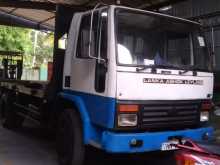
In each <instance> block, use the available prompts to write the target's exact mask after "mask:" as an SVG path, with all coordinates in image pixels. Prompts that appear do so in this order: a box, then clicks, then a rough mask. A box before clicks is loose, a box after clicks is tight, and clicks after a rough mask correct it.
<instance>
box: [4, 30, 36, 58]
mask: <svg viewBox="0 0 220 165" xmlns="http://www.w3.org/2000/svg"><path fill="white" fill-rule="evenodd" d="M30 32H31V30H30V29H24V28H18V27H9V26H0V50H5V51H21V52H24V54H29V53H31V51H32V49H33V44H32V41H31V38H30Z"/></svg>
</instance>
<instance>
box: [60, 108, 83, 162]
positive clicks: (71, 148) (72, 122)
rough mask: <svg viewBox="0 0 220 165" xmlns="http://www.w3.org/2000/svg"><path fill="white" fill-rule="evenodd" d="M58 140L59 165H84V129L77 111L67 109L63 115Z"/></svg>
mask: <svg viewBox="0 0 220 165" xmlns="http://www.w3.org/2000/svg"><path fill="white" fill-rule="evenodd" d="M56 139H57V154H58V161H59V165H83V162H84V156H85V145H84V144H83V129H82V123H81V119H80V116H79V114H78V113H77V111H76V110H75V109H65V110H64V111H63V112H62V113H61V115H60V118H59V122H58V129H57V136H56Z"/></svg>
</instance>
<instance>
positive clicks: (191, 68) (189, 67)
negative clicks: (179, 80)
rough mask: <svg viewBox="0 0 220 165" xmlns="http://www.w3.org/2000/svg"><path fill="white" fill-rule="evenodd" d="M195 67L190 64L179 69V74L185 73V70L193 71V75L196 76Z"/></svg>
mask: <svg viewBox="0 0 220 165" xmlns="http://www.w3.org/2000/svg"><path fill="white" fill-rule="evenodd" d="M196 69H197V66H192V65H191V66H188V67H184V70H183V71H179V74H180V75H183V74H185V73H187V72H190V71H192V72H193V76H196V75H197V71H196Z"/></svg>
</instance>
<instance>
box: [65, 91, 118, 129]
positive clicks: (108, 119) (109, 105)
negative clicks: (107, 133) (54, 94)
mask: <svg viewBox="0 0 220 165" xmlns="http://www.w3.org/2000/svg"><path fill="white" fill-rule="evenodd" d="M63 93H66V94H70V95H73V96H74V95H75V96H78V97H80V98H81V99H82V101H83V103H84V104H85V107H86V111H87V113H88V114H89V117H90V121H91V123H92V124H95V125H98V126H101V127H105V128H113V127H114V119H115V105H116V99H115V98H111V97H104V96H99V95H94V94H89V93H84V92H79V91H72V90H63Z"/></svg>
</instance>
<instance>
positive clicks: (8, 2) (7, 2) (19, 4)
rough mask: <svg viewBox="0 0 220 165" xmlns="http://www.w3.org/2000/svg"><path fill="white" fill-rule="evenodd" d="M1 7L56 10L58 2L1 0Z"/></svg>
mask: <svg viewBox="0 0 220 165" xmlns="http://www.w3.org/2000/svg"><path fill="white" fill-rule="evenodd" d="M0 7H15V8H25V9H38V10H48V11H55V10H56V4H54V3H49V2H31V1H24V0H16V1H15V0H1V1H0Z"/></svg>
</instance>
